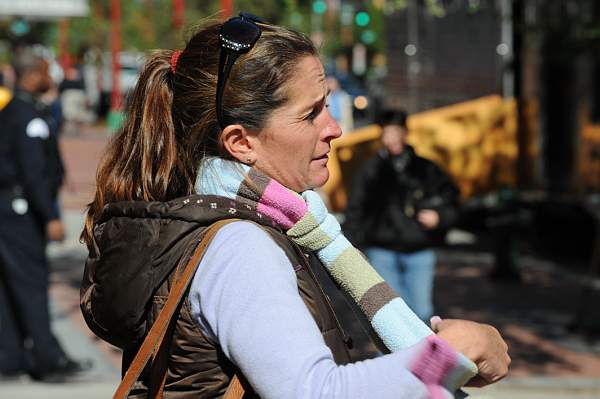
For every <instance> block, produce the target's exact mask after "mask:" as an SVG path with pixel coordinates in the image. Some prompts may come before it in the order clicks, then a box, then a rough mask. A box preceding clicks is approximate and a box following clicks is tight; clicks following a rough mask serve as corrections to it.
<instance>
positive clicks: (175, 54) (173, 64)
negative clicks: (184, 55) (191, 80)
mask: <svg viewBox="0 0 600 399" xmlns="http://www.w3.org/2000/svg"><path fill="white" fill-rule="evenodd" d="M180 55H181V51H179V50H176V51H173V55H172V56H171V72H173V73H175V70H176V69H177V61H179V56H180Z"/></svg>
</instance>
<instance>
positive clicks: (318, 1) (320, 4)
mask: <svg viewBox="0 0 600 399" xmlns="http://www.w3.org/2000/svg"><path fill="white" fill-rule="evenodd" d="M312 10H313V12H314V13H315V14H325V11H327V3H326V2H325V1H324V0H315V1H313V3H312Z"/></svg>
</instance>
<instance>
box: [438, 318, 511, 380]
mask: <svg viewBox="0 0 600 399" xmlns="http://www.w3.org/2000/svg"><path fill="white" fill-rule="evenodd" d="M431 328H432V329H433V331H434V332H435V333H436V334H437V336H438V337H440V338H442V339H444V340H445V341H446V342H448V343H449V344H450V346H452V348H453V349H454V350H456V351H457V352H461V353H462V354H463V355H465V356H466V357H467V358H469V359H470V360H471V361H472V362H473V363H475V364H476V365H477V367H478V368H479V374H478V375H477V376H476V377H474V378H473V379H471V381H469V383H468V384H467V385H469V386H476V387H482V386H485V385H488V384H491V383H493V382H496V381H499V380H501V379H502V378H504V377H505V376H506V374H507V373H508V365H509V364H510V361H511V360H510V357H509V356H508V345H506V342H504V340H503V339H502V337H501V336H500V333H499V332H498V330H496V329H495V328H494V327H492V326H490V325H488V324H481V323H475V322H473V321H467V320H456V319H446V320H442V319H440V318H439V317H437V316H434V317H432V320H431Z"/></svg>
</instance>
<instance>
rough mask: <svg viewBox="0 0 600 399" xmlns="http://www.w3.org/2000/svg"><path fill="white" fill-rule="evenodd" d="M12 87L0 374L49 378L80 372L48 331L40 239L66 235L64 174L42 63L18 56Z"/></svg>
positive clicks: (5, 115) (2, 181)
mask: <svg viewBox="0 0 600 399" xmlns="http://www.w3.org/2000/svg"><path fill="white" fill-rule="evenodd" d="M14 68H15V73H16V78H17V85H16V88H15V92H14V96H13V98H12V100H11V101H10V102H9V103H8V104H7V105H6V106H5V107H4V109H2V111H0V135H1V140H0V374H1V375H3V376H4V377H6V376H10V375H18V374H20V373H22V372H27V373H29V374H30V375H31V376H32V377H33V378H36V379H50V378H54V377H57V376H58V377H61V376H65V375H68V374H71V373H74V372H77V371H80V370H81V369H82V368H84V367H83V366H82V364H80V363H78V362H75V361H73V360H71V359H69V357H68V356H67V355H66V354H65V352H64V350H63V349H62V348H61V346H60V344H59V343H58V341H57V339H56V337H55V336H54V334H53V333H52V331H51V330H50V317H49V311H48V265H47V260H46V255H45V249H46V243H47V241H48V240H50V241H60V240H62V239H63V238H64V228H63V224H62V222H61V220H60V216H59V213H58V212H59V211H58V206H57V201H56V198H57V192H58V189H59V185H60V182H61V181H62V176H57V175H56V174H57V173H62V172H61V171H60V170H59V168H57V167H56V166H54V164H55V162H56V160H55V159H54V158H55V157H56V152H57V148H54V147H56V143H54V142H53V141H52V140H49V138H50V137H51V134H52V132H51V131H50V127H49V125H48V123H47V122H46V121H45V120H44V118H43V116H44V112H43V108H42V106H43V105H42V104H40V103H39V102H38V100H37V97H38V96H39V94H41V93H43V92H45V91H46V90H48V88H49V85H50V76H49V74H48V63H47V62H46V61H45V60H44V59H43V58H42V57H39V56H37V55H35V54H33V53H29V52H23V53H21V54H18V55H17V56H16V59H15V63H14Z"/></svg>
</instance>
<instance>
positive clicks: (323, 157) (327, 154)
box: [313, 152, 329, 161]
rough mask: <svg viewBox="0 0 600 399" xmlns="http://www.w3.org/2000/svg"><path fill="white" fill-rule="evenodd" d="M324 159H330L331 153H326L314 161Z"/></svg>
mask: <svg viewBox="0 0 600 399" xmlns="http://www.w3.org/2000/svg"><path fill="white" fill-rule="evenodd" d="M323 159H325V160H327V159H329V153H328V152H327V153H325V154H323V155H321V156H320V157H316V158H313V161H321V160H323Z"/></svg>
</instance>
